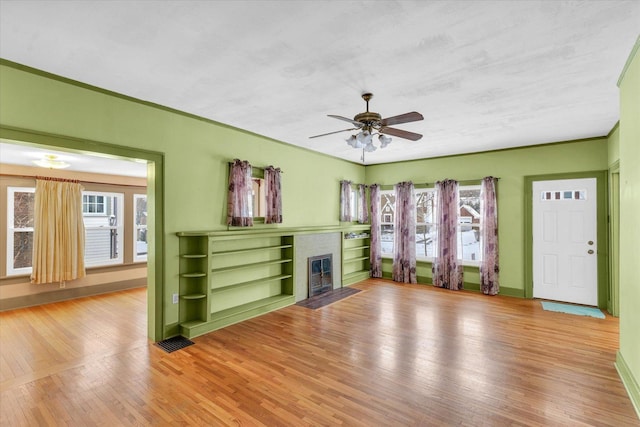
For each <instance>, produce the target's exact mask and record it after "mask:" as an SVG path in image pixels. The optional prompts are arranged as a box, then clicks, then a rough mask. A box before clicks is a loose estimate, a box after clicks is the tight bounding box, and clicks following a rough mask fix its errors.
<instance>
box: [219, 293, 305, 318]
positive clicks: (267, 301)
mask: <svg viewBox="0 0 640 427" xmlns="http://www.w3.org/2000/svg"><path fill="white" fill-rule="evenodd" d="M292 298H293V295H288V294H279V295H274V296H271V297H268V298H263V299H260V300H257V301H252V302H250V303H247V304H242V305H238V306H235V307H231V308H227V309H225V310H220V311H214V312H213V313H211V319H212V320H213V319H214V318H215V319H216V320H221V319H224V318H225V317H230V316H235V315H238V314H241V313H245V312H248V311H251V310H255V309H257V308H261V307H265V306H268V305H272V304H277V303H279V302H282V301H286V300H288V299H292Z"/></svg>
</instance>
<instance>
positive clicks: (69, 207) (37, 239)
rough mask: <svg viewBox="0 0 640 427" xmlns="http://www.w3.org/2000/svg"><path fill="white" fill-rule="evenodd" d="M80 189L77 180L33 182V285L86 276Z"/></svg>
mask: <svg viewBox="0 0 640 427" xmlns="http://www.w3.org/2000/svg"><path fill="white" fill-rule="evenodd" d="M82 189H83V188H82V185H80V183H79V182H78V181H69V180H64V179H58V178H44V177H38V178H37V179H36V191H35V205H34V211H33V214H34V224H33V257H32V259H33V264H32V266H33V270H32V273H31V283H32V284H34V285H35V284H41V283H57V282H59V283H63V282H65V281H67V280H75V279H80V278H82V277H85V275H86V272H85V266H84V246H85V230H84V220H83V216H82Z"/></svg>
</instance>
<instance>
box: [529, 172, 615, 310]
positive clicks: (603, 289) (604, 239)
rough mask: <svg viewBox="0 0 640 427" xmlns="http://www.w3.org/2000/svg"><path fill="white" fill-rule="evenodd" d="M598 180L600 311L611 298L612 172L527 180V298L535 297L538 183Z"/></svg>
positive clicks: (546, 176) (554, 175)
mask: <svg viewBox="0 0 640 427" xmlns="http://www.w3.org/2000/svg"><path fill="white" fill-rule="evenodd" d="M580 178H596V191H597V193H598V194H597V198H596V227H597V231H596V233H597V236H598V237H597V239H598V240H597V241H598V242H601V243H600V244H598V254H597V255H598V261H597V262H598V279H597V280H598V308H601V309H604V310H606V309H607V302H608V299H609V252H608V250H609V249H608V248H609V244H608V242H609V239H608V229H607V200H608V187H607V186H608V183H607V182H608V171H606V170H604V171H588V172H571V173H558V174H548V175H530V176H525V177H524V297H525V298H533V201H532V200H533V199H532V197H533V193H532V191H533V190H532V187H533V182H534V181H555V180H561V179H580Z"/></svg>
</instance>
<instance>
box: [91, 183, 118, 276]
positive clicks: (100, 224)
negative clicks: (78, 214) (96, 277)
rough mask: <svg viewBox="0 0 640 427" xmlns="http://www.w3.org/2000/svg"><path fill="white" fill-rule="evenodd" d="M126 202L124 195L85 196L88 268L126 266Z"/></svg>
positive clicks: (95, 194)
mask: <svg viewBox="0 0 640 427" xmlns="http://www.w3.org/2000/svg"><path fill="white" fill-rule="evenodd" d="M123 199H124V195H123V194H122V193H97V192H83V193H82V210H83V213H84V228H85V247H84V263H85V265H86V266H87V267H95V266H99V265H110V264H121V263H122V262H123V257H122V255H123V250H122V248H123V243H122V241H123V232H122V230H123V227H124V224H123V223H124V218H123V215H122V212H123Z"/></svg>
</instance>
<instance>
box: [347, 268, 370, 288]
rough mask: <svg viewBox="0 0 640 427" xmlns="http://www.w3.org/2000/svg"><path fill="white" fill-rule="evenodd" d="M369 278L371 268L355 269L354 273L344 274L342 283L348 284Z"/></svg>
mask: <svg viewBox="0 0 640 427" xmlns="http://www.w3.org/2000/svg"><path fill="white" fill-rule="evenodd" d="M367 278H369V270H359V271H354V272H353V273H349V274H345V275H344V276H342V284H343V286H348V285H351V284H353V283H356V282H359V281H361V280H365V279H367Z"/></svg>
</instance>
